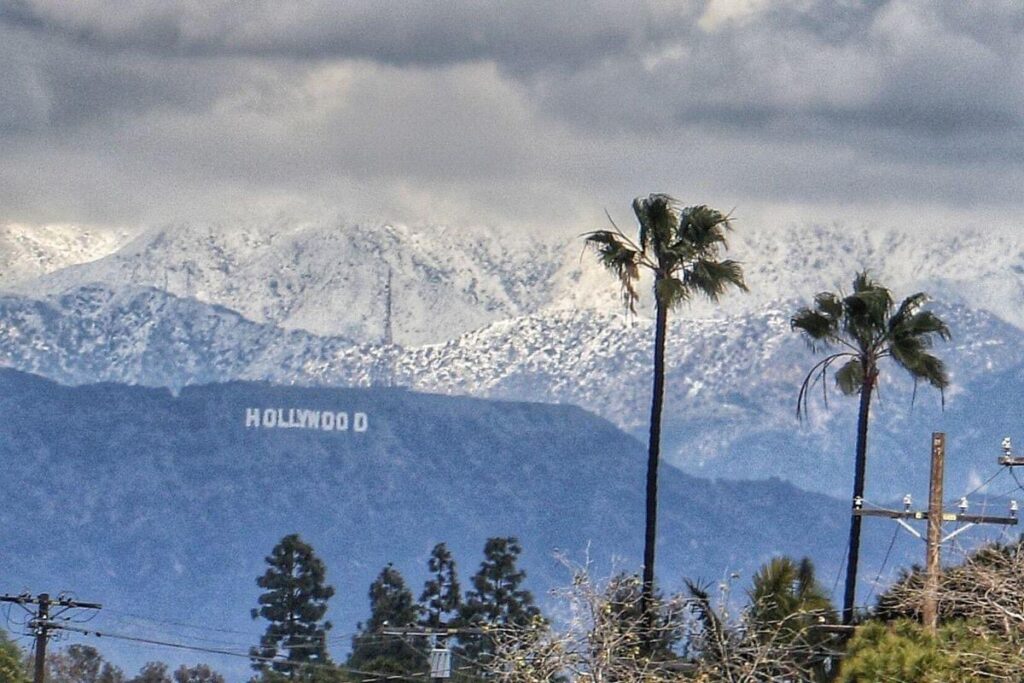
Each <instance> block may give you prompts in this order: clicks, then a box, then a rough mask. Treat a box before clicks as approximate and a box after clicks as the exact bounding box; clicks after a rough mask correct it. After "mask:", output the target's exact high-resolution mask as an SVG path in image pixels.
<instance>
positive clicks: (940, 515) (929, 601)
mask: <svg viewBox="0 0 1024 683" xmlns="http://www.w3.org/2000/svg"><path fill="white" fill-rule="evenodd" d="M945 463H946V435H945V434H943V433H941V432H934V433H933V434H932V464H931V476H930V485H929V487H928V510H927V512H922V511H916V510H911V509H910V496H909V495H908V496H907V497H906V498H904V499H903V509H902V510H886V509H881V508H879V509H869V510H865V509H864V500H863V499H858V498H855V499H854V501H853V514H854V515H856V516H858V517H888V518H890V519H894V520H896V522H897V523H898V524H899V525H900V526H902V527H903V528H904V529H906V530H907V531H909V532H910V533H911V534H913V535H914V536H917V537H918V538H920V539H923V540H924V541H925V592H924V604H923V605H922V609H921V613H922V614H921V616H922V622H923V623H924V627H925V628H926V629H928V631H930V632H931V633H935V630H936V628H937V626H938V621H939V609H938V597H939V579H940V576H941V572H942V563H941V560H942V557H941V554H940V549H941V548H942V544H943V543H945V542H946V541H948V540H950V539H952V538H953V537H954V536H957V535H959V534H961V533H963V532H964V531H967V530H968V529H970V528H971V527H973V526H974V525H976V524H1000V525H1004V526H1005V525H1011V524H1012V525H1015V524H1017V504H1016V501H1011V503H1010V516H1009V517H1001V516H998V515H969V514H967V499H966V498H964V499H962V500H961V501H960V506H959V507H960V509H959V512H957V513H953V512H943V511H942V483H943V481H942V480H943V472H944V470H945ZM1004 464H1005V463H1004ZM907 519H924V520H928V530H927V533H926V536H922V535H921V533H920V532H919V531H918V530H917V529H915V528H914V527H912V526H910V525H909V524H907V522H906V521H904V520H907ZM943 522H959V523H961V524H964V526H961V527H960V528H958V529H956V530H955V531H953V532H952V533H950V534H948V535H946V536H943V535H942V523H943Z"/></svg>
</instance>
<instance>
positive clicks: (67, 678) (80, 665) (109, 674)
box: [46, 645, 124, 683]
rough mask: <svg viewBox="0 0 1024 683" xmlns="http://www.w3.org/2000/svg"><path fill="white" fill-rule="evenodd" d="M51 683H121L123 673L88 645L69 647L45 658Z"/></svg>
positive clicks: (48, 678)
mask: <svg viewBox="0 0 1024 683" xmlns="http://www.w3.org/2000/svg"><path fill="white" fill-rule="evenodd" d="M46 666H47V668H48V669H49V675H48V676H47V680H49V681H50V682H51V683H123V682H124V673H123V672H122V671H121V669H119V668H117V667H116V666H114V665H113V664H111V663H110V662H106V661H104V660H103V656H102V655H100V653H99V651H98V650H97V649H96V648H94V647H91V646H89V645H71V646H69V647H68V648H66V649H65V650H62V651H59V652H55V653H54V654H53V655H51V656H49V657H47V662H46Z"/></svg>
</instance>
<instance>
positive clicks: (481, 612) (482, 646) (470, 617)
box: [459, 536, 540, 660]
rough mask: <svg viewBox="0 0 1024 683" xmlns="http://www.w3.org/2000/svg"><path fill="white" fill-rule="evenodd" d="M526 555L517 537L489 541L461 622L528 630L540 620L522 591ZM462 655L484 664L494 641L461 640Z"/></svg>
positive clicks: (529, 596) (530, 598) (527, 594)
mask: <svg viewBox="0 0 1024 683" xmlns="http://www.w3.org/2000/svg"><path fill="white" fill-rule="evenodd" d="M521 552H522V547H521V546H520V545H519V539H517V538H515V537H512V536H510V537H507V538H489V539H487V542H486V543H485V544H484V560H483V562H481V563H480V569H479V570H477V573H476V574H474V575H473V589H472V590H470V591H467V593H466V601H465V604H463V606H462V609H461V611H460V616H459V621H460V622H461V623H462V624H463V625H465V626H471V627H472V626H476V627H480V628H482V629H484V630H486V629H487V628H490V627H493V626H526V625H527V624H530V623H531V622H533V621H535V620H538V619H540V610H539V609H537V607H536V606H535V605H534V604H533V594H532V593H531V592H530V591H528V590H524V589H523V588H521V586H522V583H523V581H524V580H525V579H526V572H525V571H523V570H521V569H519V568H518V567H517V566H516V561H517V560H518V559H519V555H520V553H521ZM459 641H460V643H461V644H462V647H461V652H462V654H463V656H465V657H466V658H467V659H470V660H480V659H482V658H485V657H486V656H487V655H489V654H490V653H491V652H493V640H492V639H491V638H490V637H489V636H487V635H479V636H461V637H460V638H459Z"/></svg>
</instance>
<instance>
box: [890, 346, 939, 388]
mask: <svg viewBox="0 0 1024 683" xmlns="http://www.w3.org/2000/svg"><path fill="white" fill-rule="evenodd" d="M892 359H893V360H894V361H896V363H897V364H898V365H899V366H900V367H902V368H903V369H904V370H906V371H907V372H909V373H910V375H911V376H912V377H913V378H914V379H915V380H923V381H925V382H927V383H928V384H930V385H931V386H933V387H935V388H936V389H945V388H946V387H948V386H949V374H948V372H947V371H946V364H945V363H943V362H942V360H941V359H940V358H938V357H937V356H934V355H932V354H930V353H928V352H927V351H919V352H918V353H915V354H913V355H910V356H900V355H897V354H896V353H895V350H894V352H893V354H892Z"/></svg>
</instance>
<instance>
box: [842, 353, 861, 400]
mask: <svg viewBox="0 0 1024 683" xmlns="http://www.w3.org/2000/svg"><path fill="white" fill-rule="evenodd" d="M835 377H836V386H837V387H839V391H841V392H843V393H844V394H845V395H847V396H852V395H854V394H858V393H860V391H861V389H862V388H863V386H864V365H863V364H862V363H861V360H860V358H851V359H850V360H849V361H847V362H846V363H844V364H843V367H841V368H839V369H838V370H836V376H835Z"/></svg>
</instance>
